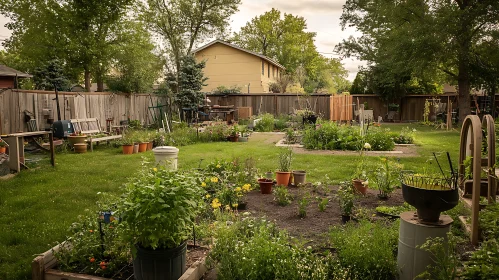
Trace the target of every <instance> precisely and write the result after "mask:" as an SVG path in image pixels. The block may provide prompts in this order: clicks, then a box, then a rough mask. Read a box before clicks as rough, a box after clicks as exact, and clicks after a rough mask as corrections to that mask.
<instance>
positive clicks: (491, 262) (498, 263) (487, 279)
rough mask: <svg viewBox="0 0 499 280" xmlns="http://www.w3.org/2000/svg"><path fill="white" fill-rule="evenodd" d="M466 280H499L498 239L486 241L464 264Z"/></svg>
mask: <svg viewBox="0 0 499 280" xmlns="http://www.w3.org/2000/svg"><path fill="white" fill-rule="evenodd" d="M463 278H464V279H473V280H474V279H480V280H493V279H494V280H495V279H499V243H497V240H496V239H490V240H486V241H484V242H483V243H482V244H481V246H480V249H478V250H477V251H475V252H473V254H472V255H471V259H470V260H469V261H468V262H466V263H465V264H464V272H463Z"/></svg>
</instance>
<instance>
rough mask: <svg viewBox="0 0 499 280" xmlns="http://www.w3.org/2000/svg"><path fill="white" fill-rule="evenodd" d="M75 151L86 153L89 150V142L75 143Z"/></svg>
mask: <svg viewBox="0 0 499 280" xmlns="http://www.w3.org/2000/svg"><path fill="white" fill-rule="evenodd" d="M73 147H74V148H75V152H76V153H78V154H84V153H86V152H87V144H82V143H77V144H74V145H73Z"/></svg>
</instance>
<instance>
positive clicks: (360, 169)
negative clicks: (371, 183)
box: [352, 142, 371, 181]
mask: <svg viewBox="0 0 499 280" xmlns="http://www.w3.org/2000/svg"><path fill="white" fill-rule="evenodd" d="M370 149H371V144H369V143H367V142H365V143H364V145H363V146H362V148H361V149H360V160H359V163H358V164H357V167H356V169H355V173H354V175H353V178H352V179H354V180H362V181H367V180H368V176H367V167H368V166H367V162H366V159H365V155H364V151H367V150H370Z"/></svg>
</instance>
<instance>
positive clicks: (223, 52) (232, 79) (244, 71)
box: [193, 40, 285, 93]
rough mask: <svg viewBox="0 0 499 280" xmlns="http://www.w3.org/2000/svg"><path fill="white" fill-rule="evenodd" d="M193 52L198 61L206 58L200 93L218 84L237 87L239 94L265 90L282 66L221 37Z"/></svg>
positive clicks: (282, 68) (275, 78) (266, 91)
mask: <svg viewBox="0 0 499 280" xmlns="http://www.w3.org/2000/svg"><path fill="white" fill-rule="evenodd" d="M193 53H194V55H195V57H196V60H197V61H198V62H199V61H203V60H204V61H206V68H205V69H204V75H205V77H207V78H208V80H207V81H206V84H207V85H206V86H205V87H204V88H203V89H202V91H203V92H211V91H213V90H215V89H216V88H217V87H219V86H225V87H227V88H231V87H234V86H236V87H240V88H241V91H242V93H268V92H270V91H269V83H272V82H276V81H277V77H278V76H279V75H281V72H282V71H284V69H285V68H284V66H282V65H280V64H279V63H277V62H276V61H274V60H272V59H270V58H268V57H266V56H264V55H261V54H258V53H255V52H252V51H249V50H246V49H243V48H240V47H238V46H235V45H232V44H229V43H227V42H224V41H222V40H215V41H213V42H211V43H209V44H206V45H204V46H202V47H200V48H198V49H196V50H194V51H193Z"/></svg>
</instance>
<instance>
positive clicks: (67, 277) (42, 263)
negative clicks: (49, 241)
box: [31, 242, 207, 280]
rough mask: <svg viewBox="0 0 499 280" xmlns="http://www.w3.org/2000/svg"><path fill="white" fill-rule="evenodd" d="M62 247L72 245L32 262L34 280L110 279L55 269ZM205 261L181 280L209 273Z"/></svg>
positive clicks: (47, 253)
mask: <svg viewBox="0 0 499 280" xmlns="http://www.w3.org/2000/svg"><path fill="white" fill-rule="evenodd" d="M62 246H68V247H70V246H71V245H70V244H69V243H67V242H63V243H61V244H59V245H57V246H55V247H54V248H52V249H50V250H48V251H47V252H45V253H43V254H41V255H39V256H37V257H36V258H35V259H34V260H33V261H32V262H31V276H32V279H33V280H109V278H103V277H99V276H93V275H87V274H79V273H71V272H64V271H60V270H56V269H54V267H56V266H57V259H56V258H55V256H54V253H53V252H54V251H55V252H58V251H59V250H60V248H61V247H62ZM205 261H206V257H204V258H202V259H200V260H198V261H196V262H194V263H193V264H192V265H191V266H190V267H189V268H188V269H187V270H186V271H185V272H184V274H183V275H182V276H181V277H180V278H179V280H199V279H200V278H201V277H202V276H203V275H204V274H205V273H206V271H207V268H206V265H205Z"/></svg>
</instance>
